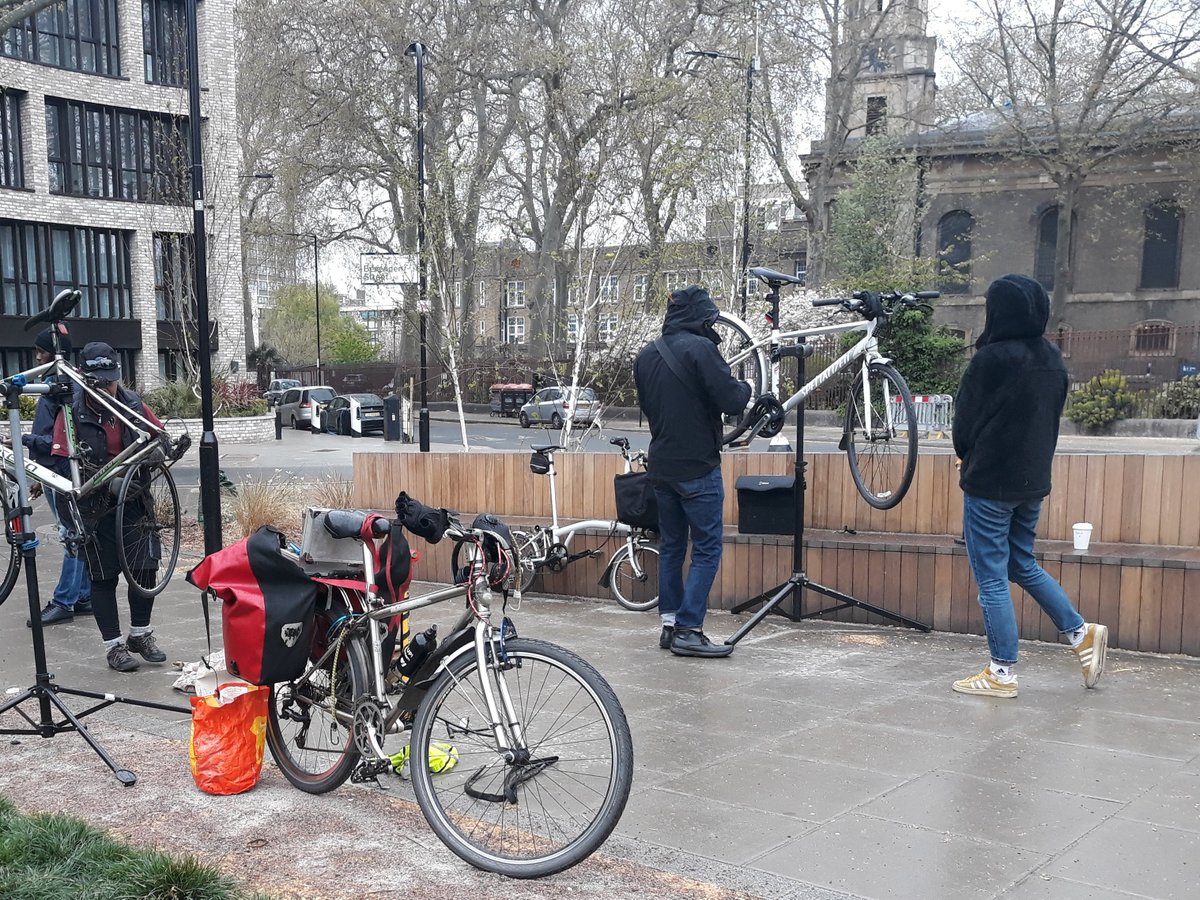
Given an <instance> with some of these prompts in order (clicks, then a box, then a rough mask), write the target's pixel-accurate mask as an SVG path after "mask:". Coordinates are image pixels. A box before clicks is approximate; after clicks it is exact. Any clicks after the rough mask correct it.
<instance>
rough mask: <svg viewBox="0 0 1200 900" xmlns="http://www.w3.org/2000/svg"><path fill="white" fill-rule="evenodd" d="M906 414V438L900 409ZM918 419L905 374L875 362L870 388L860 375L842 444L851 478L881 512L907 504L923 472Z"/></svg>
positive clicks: (853, 388) (848, 406) (848, 408)
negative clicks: (898, 406) (900, 424)
mask: <svg viewBox="0 0 1200 900" xmlns="http://www.w3.org/2000/svg"><path fill="white" fill-rule="evenodd" d="M893 398H897V399H898V400H899V402H900V404H901V405H902V406H903V410H904V421H905V423H907V433H906V435H905V436H904V437H900V436H899V434H898V429H897V427H896V422H897V421H899V416H898V414H897V411H895V410H894V404H889V401H890V400H892V399H893ZM915 419H916V414H915V413H914V411H913V401H912V394H911V393H910V392H909V390H908V385H907V384H906V383H905V381H904V379H903V378H902V377H901V376H900V373H899V372H897V371H896V370H895V369H893V368H892V367H891V366H889V365H886V364H884V363H873V364H872V365H871V367H870V369H869V370H868V372H867V383H866V386H865V388H864V385H863V373H862V372H861V371H860V372H859V374H858V376H857V377H856V378H855V379H854V384H853V385H851V388H850V394H849V396H848V398H847V400H846V425H845V430H844V432H843V436H842V445H843V448H844V449H845V451H846V457H847V459H848V461H849V463H850V474H851V476H853V478H854V485H855V487H857V488H858V492H859V493H860V494H862V498H863V499H864V500H866V501H867V503H869V504H870V505H871V506H873V507H875V508H876V509H891V508H892V507H893V506H895V505H896V504H897V503H899V502H900V501H901V500H903V499H904V495H905V494H906V493H908V488H909V485H911V484H912V480H913V473H914V472H915V471H916V469H917V430H916V427H915Z"/></svg>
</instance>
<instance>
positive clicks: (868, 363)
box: [714, 267, 940, 509]
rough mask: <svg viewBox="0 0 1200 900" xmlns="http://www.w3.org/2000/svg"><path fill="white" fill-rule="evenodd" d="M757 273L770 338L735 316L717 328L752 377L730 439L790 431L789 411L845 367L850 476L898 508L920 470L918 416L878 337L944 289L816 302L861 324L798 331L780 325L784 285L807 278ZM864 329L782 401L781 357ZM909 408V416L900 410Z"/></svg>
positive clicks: (732, 358) (870, 497)
mask: <svg viewBox="0 0 1200 900" xmlns="http://www.w3.org/2000/svg"><path fill="white" fill-rule="evenodd" d="M750 272H751V274H753V275H754V276H755V277H757V278H758V279H759V280H761V281H763V282H765V283H766V285H767V287H768V292H767V296H766V300H767V322H768V324H769V326H770V331H769V333H768V334H767V336H766V337H756V336H755V335H754V333H753V331H752V329H751V328H750V326H749V325H747V324H746V323H745V322H743V321H742V320H741V319H739V318H737V316H734V315H732V314H730V313H724V312H723V313H721V314H720V315H719V316H718V317H717V321H716V324H715V325H714V329H715V330H716V331H717V333H718V334H719V335H721V337H722V341H721V352H722V355H723V356H724V357H725V361H726V362H727V363H729V365H730V367H731V368H732V369H733V370H734V371H735V372H737V373H740V374H739V376H738V377H740V378H741V379H743V380H744V381H747V382H749V384H750V387H751V396H750V401H749V403H748V404H747V409H746V412H745V414H744V415H743V416H742V417H741V419H740V420H739V421H738V423H737V424H736V426H734V428H733V429H732V430H731V431H728V432H727V433H726V434H725V436H724V442H725V443H726V444H732V445H735V446H737V445H741V446H745V445H747V444H749V443H750V441H752V440H753V439H754V438H755V437H774V436H775V435H777V434H779V432H780V431H781V430H782V429H783V422H784V416H785V415H786V414H787V413H788V412H790V411H791V410H793V409H795V408H796V407H798V406H800V404H802V403H804V401H805V400H806V399H808V397H810V396H811V395H812V394H813V393H814V392H815V391H817V390H818V389H819V388H820V387H821V386H822V385H824V384H825V383H826V382H828V381H829V380H830V379H832V378H833V377H834V376H835V375H837V374H838V373H839V372H843V371H847V372H854V380H853V382H852V384H851V386H850V391H849V393H848V394H847V395H846V410H845V415H844V417H843V420H842V439H841V442H840V444H839V447H840V449H842V450H844V451H845V453H846V458H847V461H848V462H849V464H850V474H851V476H852V477H853V479H854V484H855V486H856V487H857V488H858V492H859V494H861V495H862V498H863V499H864V500H866V501H867V503H869V504H870V505H871V506H873V507H875V508H876V509H891V508H892V507H893V506H895V505H896V504H897V503H899V502H900V501H901V500H902V499H904V495H905V494H906V493H907V492H908V488H909V486H910V485H911V484H912V480H913V474H914V473H915V472H916V468H917V429H916V428H915V427H914V425H913V423H914V422H916V413H915V412H914V409H913V399H912V392H911V391H909V389H908V383H907V382H906V381H905V380H904V378H903V376H902V375H901V374H900V373H899V372H897V371H896V369H895V367H894V366H893V365H892V364H891V360H890V359H888V358H887V357H885V356H884V355H883V354H882V353H880V352H879V338H880V337H882V336H883V335H884V334H886V332H887V327H888V324H889V323H890V321H891V319H892V317H893V316H894V315H896V313H898V312H899V311H901V310H903V309H928V308H929V307H928V304H927V303H925V301H926V300H932V299H934V298H935V297H938V296H940V295H939V293H938V292H937V291H911V292H910V291H886V292H878V291H858V292H856V293H854V294H852V295H851V296H849V297H832V298H829V299H825V300H814V301H813V304H812V305H813V306H814V307H822V306H840V307H841V308H842V309H843V310H845V311H846V312H848V313H853V314H854V315H855V316H856V317H857V318H856V320H855V321H851V322H844V323H839V324H836V325H824V326H820V327H816V328H798V329H795V330H792V331H782V330H781V329H780V328H779V289H780V288H781V287H782V286H783V285H785V284H800V279H799V278H795V277H793V276H791V275H785V274H783V273H782V272H775V271H773V270H771V269H766V268H761V267H756V268H753V269H751V270H750ZM854 331H861V332H863V336H862V338H861V339H860V340H859V341H858V342H857V343H855V344H854V345H853V346H852V347H850V348H849V349H847V350H846V352H845V353H843V354H842V355H841V356H839V357H838V358H837V359H835V360H834V361H833V362H831V363H830V364H829V365H828V366H827V367H826V368H825V369H824V370H822V371H821V372H818V373H817V374H816V375H813V376H811V377H809V378H808V379H807V380H806V381H805V382H804V384H802V385H800V388H799V390H797V391H796V392H795V393H794V394H792V396H791V397H789V398H788V399H787V400H786V401H785V402H783V403H782V404H781V403H780V402H779V399H778V398H779V395H780V385H781V381H780V374H779V364H780V361H781V360H782V359H784V358H787V357H797V356H803V357H807V356H809V355H811V353H812V349H813V347H812V345H811V344H809V343H807V341H808V339H809V338H813V337H822V336H826V335H835V334H845V333H848V332H854ZM899 410H903V413H902V416H901V415H900V414H898V411H899Z"/></svg>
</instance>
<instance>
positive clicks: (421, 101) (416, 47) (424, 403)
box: [404, 41, 429, 453]
mask: <svg viewBox="0 0 1200 900" xmlns="http://www.w3.org/2000/svg"><path fill="white" fill-rule="evenodd" d="M428 49H429V48H428V47H426V46H425V45H424V44H422V43H421V42H420V41H413V42H412V43H411V44H409V45H408V49H407V50H405V51H404V55H405V56H411V57H413V58H414V59H415V60H416V62H417V266H418V272H417V310H418V312H419V313H420V321H421V412H420V415H419V418H418V422H417V435H418V440H419V443H420V451H421V452H422V453H428V452H429V388H428V385H429V369H428V363H427V358H426V353H427V346H428V344H427V341H426V334H425V324H426V323H425V314H426V308H427V306H428V303H429V300H428V293H427V292H428V289H429V286H428V283H427V280H426V275H425V269H426V264H425V54H426V53H427V52H428Z"/></svg>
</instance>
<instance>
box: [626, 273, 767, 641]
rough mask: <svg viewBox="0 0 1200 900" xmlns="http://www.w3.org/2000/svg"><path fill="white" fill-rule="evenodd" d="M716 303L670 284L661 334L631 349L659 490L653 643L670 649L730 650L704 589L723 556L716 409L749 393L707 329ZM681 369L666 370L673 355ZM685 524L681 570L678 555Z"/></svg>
mask: <svg viewBox="0 0 1200 900" xmlns="http://www.w3.org/2000/svg"><path fill="white" fill-rule="evenodd" d="M716 319H717V307H716V304H714V303H713V301H712V298H710V297H709V295H708V291H706V290H705V289H704V288H702V287H697V286H692V287H687V288H683V289H681V290H677V291H672V293H671V299H670V302H669V303H668V304H667V315H666V319H665V320H664V322H663V329H662V338H661V339H660V340H662V341H663V342H664V343H665V344H666V347H667V348H668V352H669V353H670V355H671V356H672V357H673V360H672V361H671V362H669V361H668V360H667V359H666V358H664V355H663V353H662V352H660V349H659V347H658V346H656V344H657V341H656V342H652V343H650V344H647V345H646V346H645V348H643V350H642V352H641V353H639V354H638V358H637V361H636V362H635V363H634V367H633V373H634V379H635V380H636V382H637V391H638V404H639V405H640V406H641V408H642V412H644V413H645V415H646V419H647V420H648V421H649V423H650V452H649V463H648V471H649V472H650V476H651V478H652V479H653V481H654V493H655V496H656V497H657V499H658V522H659V532H660V535H661V541H660V543H659V547H658V549H659V573H658V609H659V613H660V614H661V615H662V626H663V627H662V632H661V634H660V635H659V646H660V647H662V648H664V649H668V648H669V649H670V651H671V652H672V653H674V654H676V655H677V656H703V657H710V656H728V655H729V654H730V653H732V652H733V646H732V645H725V644H720V645H718V644H714V643H712V641H710V640H709V639H708V637H707V636H706V635H705V634H704V630H703V626H704V616H705V614H706V613H707V612H708V593H709V591H710V590H711V588H712V583H713V579H714V578H715V577H716V574H717V567H718V566H719V565H720V562H721V548H722V533H723V530H724V524H723V520H722V504H723V503H724V500H725V488H724V485H723V484H722V481H721V434H722V423H721V414H722V413H725V414H728V415H734V414H737V413H740V412H742V410H744V409H745V407H746V404H747V402H749V400H750V385H748V384H746V383H744V382H741V381H738V380H737V379H736V378H734V377H733V374H732V372H731V371H730V369H729V365H728V364H727V363H726V362H725V360H724V359H722V358H721V354H720V351H719V350H718V349H717V345H718V344H719V343H720V338H719V337H718V336H717V334H716V332H715V331H714V330H713V323H714V322H716ZM672 362H673V363H674V366H675V368H678V369H680V370H681V371H680V373H679V374H676V372H675V371H673V368H672V364H671V363H672ZM689 532H690V534H691V550H692V559H691V565H690V566H689V567H688V573H687V580H686V582H685V581H684V578H683V562H684V558H685V557H686V556H687V552H688V535H689Z"/></svg>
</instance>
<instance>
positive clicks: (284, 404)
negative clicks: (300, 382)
mask: <svg viewBox="0 0 1200 900" xmlns="http://www.w3.org/2000/svg"><path fill="white" fill-rule="evenodd" d="M337 395H338V394H337V391H335V390H334V389H333V388H331V387H329V386H328V385H324V384H314V385H309V386H308V387H298V388H288V390H287V391H285V392H284V395H283V398H282V399H281V400H280V401H279V414H280V416H282V417H283V424H284V425H291V426H292V427H293V428H311V427H312V423H313V413H314V412H316V410H317V409H318V407H320V406H323V405H324V404H326V403H328V402H329V401H330V400H332V399H333V398H334V397H336V396H337Z"/></svg>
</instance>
